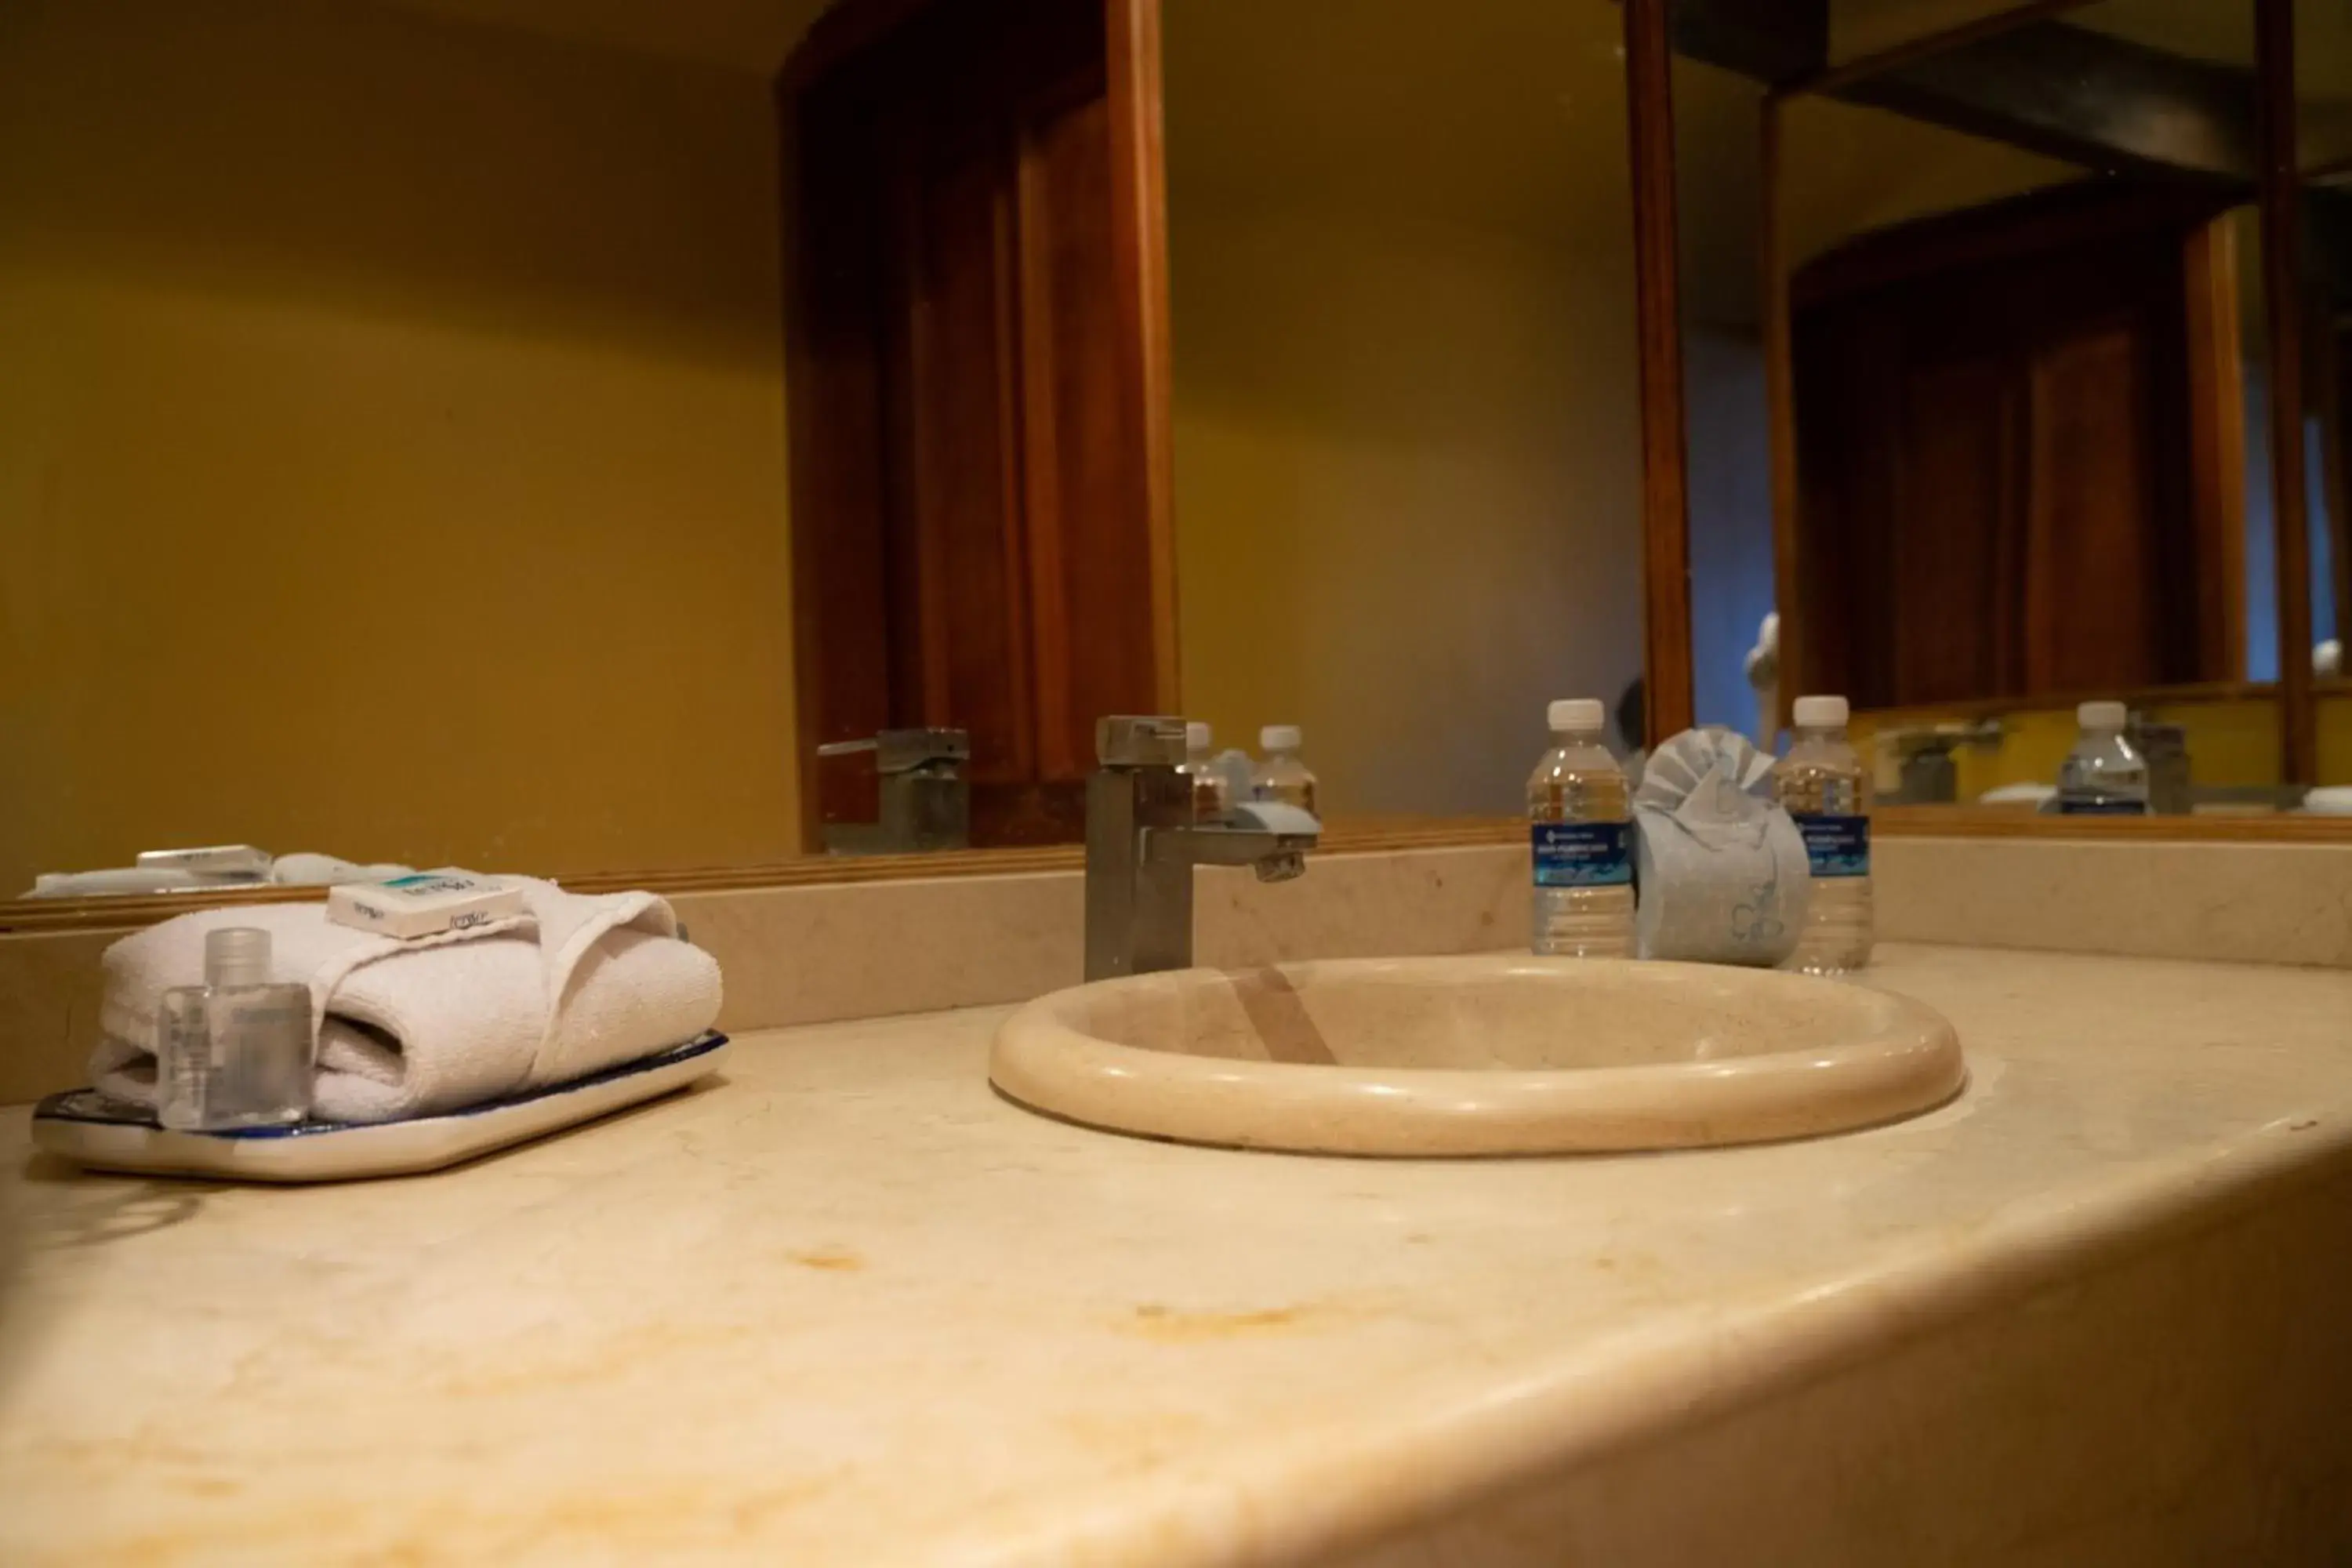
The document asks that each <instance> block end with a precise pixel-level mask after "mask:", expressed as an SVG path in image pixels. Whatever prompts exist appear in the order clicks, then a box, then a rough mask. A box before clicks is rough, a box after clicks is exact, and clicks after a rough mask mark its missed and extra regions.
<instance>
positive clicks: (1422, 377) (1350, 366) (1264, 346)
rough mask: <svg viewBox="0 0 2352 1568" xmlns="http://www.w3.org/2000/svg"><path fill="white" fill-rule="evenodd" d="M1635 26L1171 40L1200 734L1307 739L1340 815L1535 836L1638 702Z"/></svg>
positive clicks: (1201, 25) (1258, 18)
mask: <svg viewBox="0 0 2352 1568" xmlns="http://www.w3.org/2000/svg"><path fill="white" fill-rule="evenodd" d="M1616 26H1617V19H1616V14H1615V13H1614V12H1613V11H1612V10H1610V9H1609V8H1608V7H1605V6H1562V5H1556V4H1550V3H1549V0H1496V3H1494V4H1489V5H1481V6H1478V7H1475V8H1474V10H1473V12H1472V13H1467V14H1465V15H1464V16H1460V17H1449V18H1448V20H1447V25H1446V26H1442V27H1433V26H1430V25H1429V12H1428V10H1427V7H1426V5H1425V4H1424V3H1418V0H1416V3H1412V4H1406V3H1402V0H1362V3H1361V4H1360V5H1350V6H1349V8H1348V13H1347V17H1346V20H1345V22H1344V24H1338V25H1335V24H1334V22H1333V21H1332V14H1331V13H1330V12H1329V11H1328V10H1327V9H1324V8H1320V7H1315V6H1296V7H1294V6H1266V5H1255V4H1248V3H1245V0H1187V3H1186V4H1185V5H1181V6H1173V7H1171V9H1170V14H1169V17H1168V20H1167V29H1168V50H1169V64H1168V92H1167V115H1168V147H1169V153H1168V156H1169V166H1170V168H1169V205H1170V216H1171V267H1170V280H1171V293H1172V302H1171V312H1172V327H1173V346H1174V355H1173V360H1174V374H1175V432H1174V439H1175V448H1174V449H1175V477H1176V521H1177V540H1178V551H1179V576H1178V580H1179V584H1180V588H1181V616H1182V624H1181V633H1182V653H1183V669H1182V676H1183V689H1184V700H1185V707H1186V710H1187V711H1188V712H1189V713H1190V714H1191V715H1192V716H1193V717H1196V718H1203V719H1207V720H1208V721H1211V722H1212V723H1213V724H1214V725H1215V726H1216V729H1217V731H1218V739H1219V743H1220V744H1221V745H1227V744H1239V745H1244V746H1246V747H1249V748H1250V749H1253V750H1255V745H1256V731H1257V728H1258V726H1259V725H1260V724H1262V723H1266V722H1276V721H1296V722H1298V723H1300V724H1302V725H1304V726H1305V728H1306V731H1307V759H1308V761H1309V763H1311V765H1313V766H1314V767H1315V769H1316V770H1317V772H1318V773H1319V774H1320V775H1321V777H1322V779H1323V782H1324V789H1325V803H1326V808H1327V810H1328V811H1330V812H1332V813H1334V814H1338V815H1342V816H1360V815H1385V814H1392V813H1415V814H1453V813H1474V812H1475V813H1500V812H1508V811H1514V810H1517V809H1519V808H1520V805H1521V804H1522V802H1521V796H1520V791H1521V789H1522V788H1523V785H1524V783H1525V780H1526V777H1527V773H1528V769H1529V768H1530V767H1531V766H1532V765H1533V763H1534V761H1535V759H1536V756H1537V754H1538V752H1540V750H1541V749H1542V745H1543V739H1544V733H1545V731H1544V723H1543V710H1544V704H1545V702H1546V701H1547V700H1549V699H1551V698H1553V697H1562V696H1578V695H1589V696H1596V697H1600V698H1602V699H1603V700H1610V701H1612V702H1613V700H1614V699H1615V697H1616V695H1617V693H1618V691H1619V689H1621V688H1622V686H1623V685H1624V684H1625V682H1627V681H1628V680H1630V679H1633V677H1634V676H1635V675H1636V674H1638V673H1639V672H1640V669H1641V665H1642V645H1641V625H1642V622H1641V564H1640V543H1641V524H1640V515H1639V510H1638V507H1639V500H1638V498H1639V474H1638V460H1639V459H1638V426H1637V418H1636V406H1635V401H1634V363H1635V362H1634V347H1633V271H1632V254H1631V234H1630V226H1629V225H1630V217H1629V214H1630V207H1629V205H1628V201H1629V198H1628V196H1627V195H1626V188H1625V151H1624V141H1623V137H1624V103H1623V97H1622V80H1621V78H1620V74H1619V71H1620V67H1619V63H1618V61H1617V59H1616V58H1615V57H1614V54H1613V53H1612V39H1613V37H1614V31H1615V28H1616Z"/></svg>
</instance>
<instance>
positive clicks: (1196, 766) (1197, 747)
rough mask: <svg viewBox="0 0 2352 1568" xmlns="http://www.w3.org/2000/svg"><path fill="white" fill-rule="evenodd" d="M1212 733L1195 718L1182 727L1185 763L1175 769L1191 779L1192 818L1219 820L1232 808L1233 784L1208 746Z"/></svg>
mask: <svg viewBox="0 0 2352 1568" xmlns="http://www.w3.org/2000/svg"><path fill="white" fill-rule="evenodd" d="M1214 739H1215V736H1214V734H1213V731H1211V730H1210V729H1209V727H1208V726H1207V725H1206V724H1203V723H1202V722H1201V721H1199V720H1197V719H1195V720H1194V721H1192V722H1191V723H1189V724H1187V725H1185V726H1184V765H1183V766H1182V767H1181V768H1179V769H1177V770H1176V771H1177V772H1179V773H1182V774H1183V775H1184V776H1185V777H1186V778H1188V779H1190V780H1192V820H1193V821H1195V822H1222V821H1223V820H1224V819H1225V817H1226V816H1228V815H1229V814H1230V813H1231V812H1232V811H1233V808H1234V794H1233V785H1232V784H1231V783H1230V782H1229V781H1228V780H1227V779H1226V777H1225V771H1224V770H1223V768H1221V767H1219V766H1218V765H1217V759H1216V757H1215V756H1214V755H1213V754H1212V753H1211V752H1210V751H1209V747H1210V744H1211V743H1212V742H1213V741H1214Z"/></svg>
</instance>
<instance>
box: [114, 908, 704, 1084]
mask: <svg viewBox="0 0 2352 1568" xmlns="http://www.w3.org/2000/svg"><path fill="white" fill-rule="evenodd" d="M509 881H511V882H513V883H514V884H516V885H517V886H519V887H520V888H522V889H523V892H524V902H525V912H524V913H523V914H521V915H517V916H511V917H508V918H505V919H502V920H499V921H491V922H489V923H488V924H487V925H484V926H478V927H474V928H471V929H469V930H467V931H451V932H446V933H444V934H442V935H440V936H436V937H428V938H424V939H421V940H417V941H412V942H402V941H398V940H396V939H394V938H391V937H385V936H380V935H377V934H375V933H373V932H371V931H356V930H353V929H352V928H350V927H348V926H339V925H335V924H333V923H332V922H331V921H328V920H327V918H326V910H325V907H324V906H323V905H320V904H263V905H257V906H252V907H248V908H243V909H229V910H203V911H200V912H198V913H195V914H189V915H182V916H180V917H179V918H178V919H176V920H171V921H164V922H163V923H162V924H160V925H157V926H153V927H152V928H150V929H148V930H146V931H140V932H138V933H137V934H135V935H132V936H128V937H125V938H123V939H122V940H121V942H116V943H115V944H114V945H113V946H112V947H110V948H109V949H108V950H107V952H106V955H105V958H104V960H103V963H104V968H105V974H106V994H105V999H104V1002H103V1004H102V1005H101V1007H100V1027H101V1029H102V1030H103V1034H104V1037H103V1038H102V1039H101V1040H100V1044H99V1046H98V1047H97V1049H96V1050H95V1051H94V1052H93V1053H92V1057H91V1064H90V1066H91V1072H92V1074H93V1076H94V1078H95V1079H96V1081H97V1084H98V1087H99V1088H100V1089H102V1090H104V1091H105V1092H106V1093H108V1094H110V1095H112V1096H114V1097H116V1098H117V1099H121V1100H130V1101H132V1102H134V1103H138V1104H152V1103H153V1102H154V1099H155V1060H154V1057H155V1033H156V1031H155V1016H156V1011H157V1007H158V1005H159V1003H160V1000H161V997H162V995H163V992H164V991H165V990H167V989H169V988H170V987H172V986H175V985H193V984H201V983H202V981H203V978H204V943H205V933H206V932H207V931H215V930H217V929H219V928H221V927H223V926H259V927H262V928H263V929H265V930H267V931H269V932H270V941H271V978H272V979H273V980H277V981H280V982H287V983H298V984H304V985H307V986H309V987H310V996H311V1007H312V1016H313V1020H314V1022H315V1023H316V1024H317V1025H318V1039H319V1055H318V1068H319V1071H318V1079H317V1085H316V1088H315V1090H314V1093H313V1097H312V1110H313V1114H314V1115H316V1116H318V1117H319V1118H320V1119H321V1120H324V1121H396V1120H399V1119H401V1118H404V1117H411V1116H422V1115H431V1114H435V1113H436V1112H440V1111H446V1110H457V1109H460V1108H462V1107H464V1106H467V1105H472V1104H478V1103H479V1102H481V1101H483V1100H491V1099H495V1098H498V1097H499V1096H501V1095H506V1094H511V1093H514V1092H517V1091H518V1090H520V1089H531V1088H537V1087H541V1086H543V1085H546V1084H551V1083H559V1082H562V1081H564V1080H566V1079H573V1078H578V1077H581V1076H583V1075H584V1074H587V1073H592V1072H595V1071H597V1070H599V1069H601V1068H608V1067H613V1066H616V1065H618V1064H620V1063H622V1062H625V1061H631V1060H634V1059H635V1058H640V1057H645V1056H650V1055H652V1054H654V1053H656V1052H658V1051H661V1050H665V1049H667V1048H668V1047H672V1046H676V1045H679V1044H682V1043H684V1042H685V1041H687V1040H690V1039H692V1038H693V1037H696V1036H697V1035H699V1034H700V1033H702V1032H703V1031H704V1030H705V1029H707V1028H709V1026H711V1024H712V1023H713V1022H714V1021H715V1020H716V1019H717V1018H718V1016H719V1002H720V978H719V965H718V963H717V961H715V960H714V959H712V958H711V956H710V955H709V953H707V952H703V951H702V950H701V949H699V948H697V947H694V946H691V945H689V944H688V943H687V942H681V941H679V940H677V918H676V916H674V915H673V914H672V913H671V911H670V908H669V905H668V904H667V903H666V902H665V901H664V900H661V899H658V898H656V897H655V896H654V895H653V894H650V893H614V894H607V895H604V896H601V897H583V896H581V895H577V894H572V893H566V892H564V891H563V890H562V889H560V888H558V887H556V886H555V885H554V884H552V883H550V882H542V881H538V880H535V879H530V878H520V877H518V878H509Z"/></svg>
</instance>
